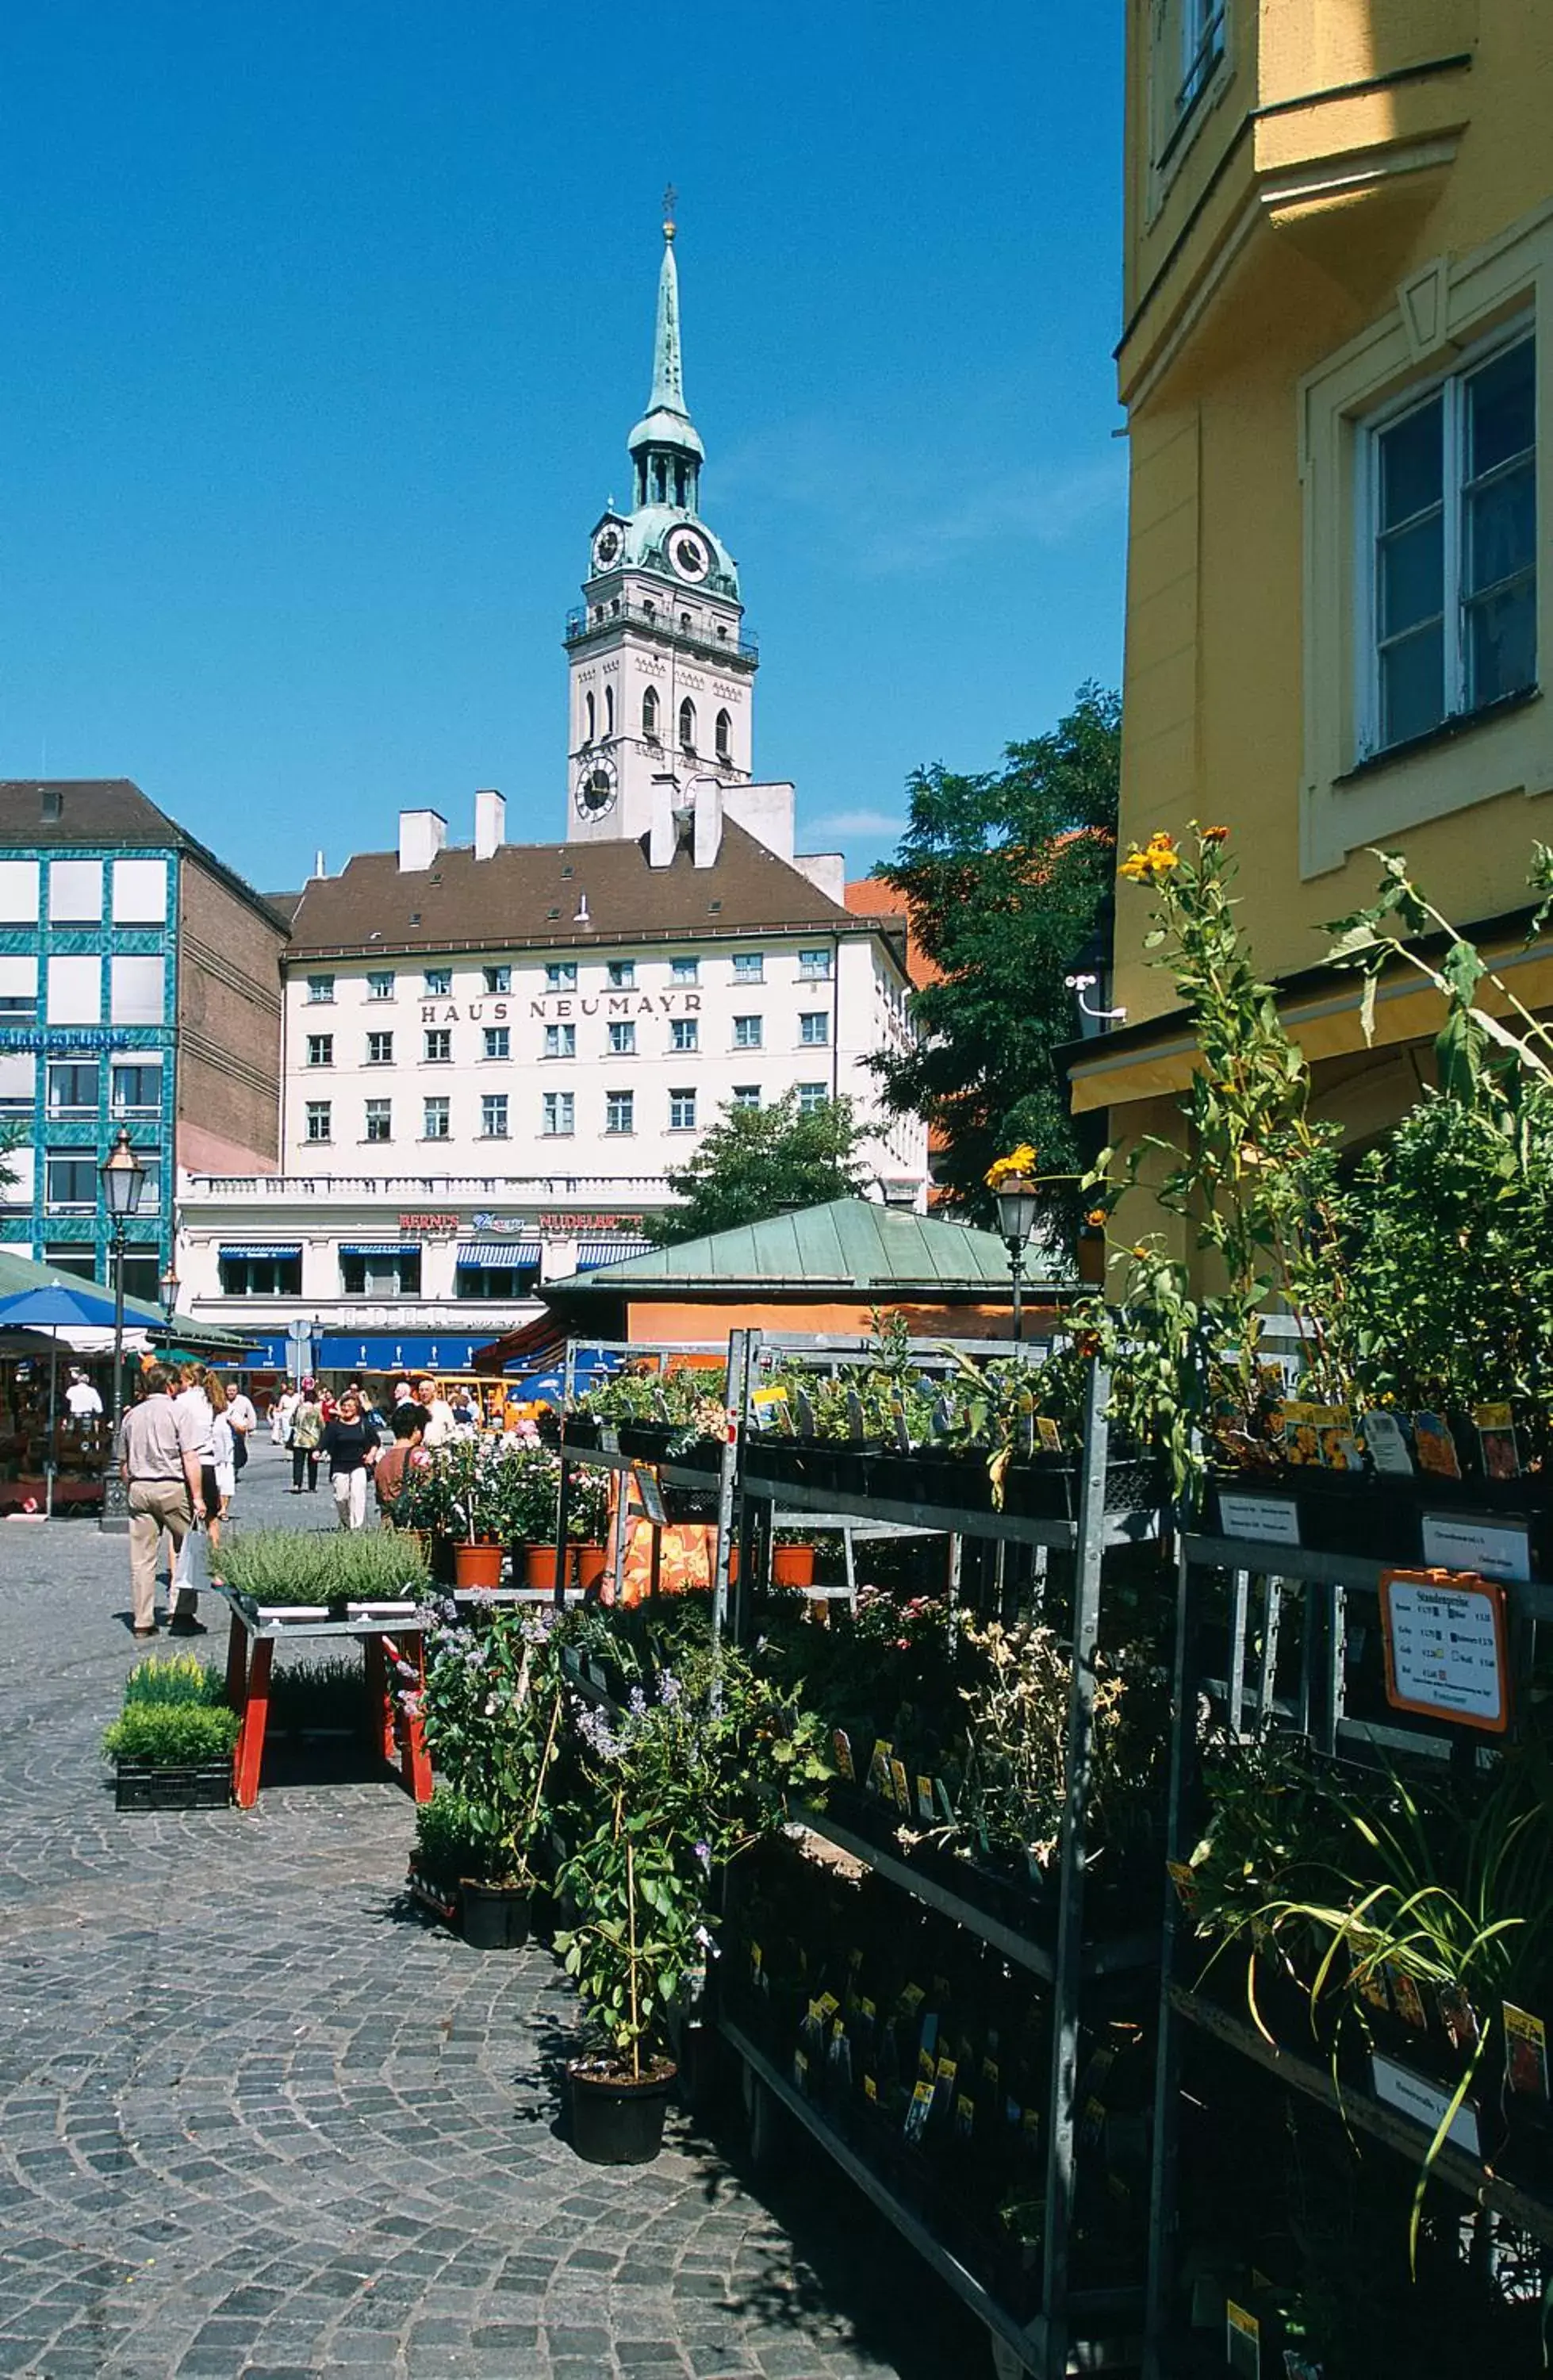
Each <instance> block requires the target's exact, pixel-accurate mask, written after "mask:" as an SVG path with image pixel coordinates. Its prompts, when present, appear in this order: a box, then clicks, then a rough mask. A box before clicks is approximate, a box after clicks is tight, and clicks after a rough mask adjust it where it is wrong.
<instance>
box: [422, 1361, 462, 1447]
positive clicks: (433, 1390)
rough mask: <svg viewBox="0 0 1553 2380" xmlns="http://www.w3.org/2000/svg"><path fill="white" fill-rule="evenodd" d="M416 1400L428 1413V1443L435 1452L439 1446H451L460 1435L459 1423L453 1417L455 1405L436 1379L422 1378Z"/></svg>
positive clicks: (424, 1411)
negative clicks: (438, 1385)
mask: <svg viewBox="0 0 1553 2380" xmlns="http://www.w3.org/2000/svg"><path fill="white" fill-rule="evenodd" d="M416 1401H417V1403H419V1406H420V1408H421V1410H422V1412H423V1413H424V1414H425V1415H426V1444H427V1447H428V1448H429V1449H430V1450H431V1451H432V1452H433V1453H434V1452H435V1451H436V1450H437V1448H438V1447H439V1446H451V1445H452V1444H453V1441H454V1439H455V1438H456V1437H457V1435H458V1425H457V1423H456V1422H455V1420H454V1418H453V1407H452V1406H451V1405H450V1404H449V1403H448V1401H447V1399H446V1398H445V1397H444V1396H443V1395H441V1394H440V1393H439V1391H438V1389H437V1383H436V1381H435V1380H431V1379H427V1380H421V1381H420V1382H419V1384H418V1386H417V1389H416Z"/></svg>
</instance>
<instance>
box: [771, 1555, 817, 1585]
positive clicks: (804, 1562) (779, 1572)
mask: <svg viewBox="0 0 1553 2380" xmlns="http://www.w3.org/2000/svg"><path fill="white" fill-rule="evenodd" d="M771 1585H773V1586H812V1585H814V1548H813V1547H812V1546H773V1547H772V1548H771Z"/></svg>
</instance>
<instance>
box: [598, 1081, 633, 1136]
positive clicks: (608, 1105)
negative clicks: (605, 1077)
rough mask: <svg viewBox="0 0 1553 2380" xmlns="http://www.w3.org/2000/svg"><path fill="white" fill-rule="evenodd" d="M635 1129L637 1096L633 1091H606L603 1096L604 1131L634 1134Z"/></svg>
mask: <svg viewBox="0 0 1553 2380" xmlns="http://www.w3.org/2000/svg"><path fill="white" fill-rule="evenodd" d="M636 1129H637V1095H636V1093H635V1091H606V1093H605V1094H604V1130H605V1131H606V1132H635V1131H636Z"/></svg>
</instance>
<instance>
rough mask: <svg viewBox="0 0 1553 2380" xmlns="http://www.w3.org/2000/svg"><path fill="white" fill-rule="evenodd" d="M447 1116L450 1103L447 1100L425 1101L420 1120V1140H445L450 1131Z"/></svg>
mask: <svg viewBox="0 0 1553 2380" xmlns="http://www.w3.org/2000/svg"><path fill="white" fill-rule="evenodd" d="M449 1115H450V1102H449V1101H448V1100H446V1099H427V1100H426V1101H425V1102H424V1112H423V1115H422V1118H421V1127H420V1136H421V1138H422V1140H445V1139H446V1138H447V1136H448V1133H449V1130H450V1129H451V1126H450V1123H449Z"/></svg>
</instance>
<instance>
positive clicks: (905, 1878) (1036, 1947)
mask: <svg viewBox="0 0 1553 2380" xmlns="http://www.w3.org/2000/svg"><path fill="white" fill-rule="evenodd" d="M794 1822H795V1825H797V1826H799V1827H802V1828H804V1829H805V1830H806V1831H807V1833H809V1834H811V1835H817V1836H819V1839H820V1840H821V1841H822V1842H827V1843H831V1844H833V1845H834V1847H835V1848H836V1850H837V1851H842V1852H846V1854H847V1856H848V1858H849V1859H855V1860H856V1861H857V1862H858V1864H860V1865H861V1866H864V1867H867V1868H871V1869H872V1870H873V1872H874V1874H875V1875H876V1876H882V1877H883V1878H884V1879H885V1881H886V1882H887V1883H890V1884H893V1885H895V1886H897V1887H898V1888H900V1890H901V1891H902V1892H908V1893H910V1894H911V1896H912V1898H913V1899H914V1900H920V1901H921V1902H922V1903H923V1905H924V1907H925V1908H928V1909H932V1910H936V1911H937V1912H938V1913H939V1915H940V1917H947V1918H949V1919H950V1920H951V1921H952V1924H954V1925H961V1926H964V1928H965V1932H966V1933H967V1934H974V1935H976V1936H977V1937H978V1939H979V1940H981V1941H983V1942H986V1943H988V1944H989V1946H990V1947H991V1948H992V1949H994V1950H997V1951H999V1952H1001V1955H1002V1956H1003V1957H1004V1958H1005V1959H1007V1960H1008V1961H1009V1963H1010V1965H1011V1966H1015V1967H1023V1968H1025V1970H1026V1971H1027V1972H1028V1973H1030V1974H1033V1975H1037V1976H1039V1978H1040V1979H1041V1981H1042V1982H1043V1983H1047V1984H1049V1983H1050V1982H1051V1981H1052V1980H1053V1978H1054V1976H1055V1974H1056V1971H1057V1961H1056V1957H1055V1954H1054V1953H1053V1952H1052V1951H1051V1950H1050V1949H1049V1948H1048V1947H1047V1945H1046V1944H1045V1943H1043V1942H1040V1941H1037V1939H1036V1937H1034V1935H1031V1934H1026V1933H1024V1932H1022V1931H1021V1930H1020V1929H1019V1927H1017V1926H1015V1925H1005V1924H1004V1923H1003V1921H1002V1920H1001V1918H998V1917H995V1916H993V1915H992V1914H991V1913H989V1911H987V1910H985V1909H980V1908H978V1907H977V1904H976V1902H975V1901H974V1900H966V1899H965V1897H964V1896H963V1895H962V1894H960V1893H957V1892H955V1891H953V1890H952V1888H950V1887H949V1886H948V1885H946V1884H943V1883H940V1880H939V1878H938V1877H937V1876H928V1875H925V1874H924V1873H923V1872H922V1871H921V1870H920V1869H918V1868H916V1867H914V1866H913V1865H912V1864H911V1862H910V1861H909V1860H906V1859H903V1858H902V1857H901V1856H900V1854H899V1853H898V1852H890V1851H886V1850H884V1849H883V1848H882V1847H881V1846H880V1844H878V1843H871V1842H869V1841H868V1840H867V1837H866V1836H864V1835H859V1834H856V1833H855V1832H854V1830H853V1829H852V1828H850V1827H848V1826H847V1825H845V1823H844V1822H843V1820H841V1819H838V1818H835V1817H832V1816H831V1813H830V1812H829V1811H828V1810H815V1809H811V1808H809V1807H808V1805H807V1803H800V1804H799V1805H798V1806H797V1807H796V1808H795V1811H794ZM1158 1958H1159V1936H1158V1935H1157V1934H1154V1933H1132V1934H1124V1935H1118V1936H1117V1937H1116V1938H1115V1939H1114V1940H1110V1941H1086V1943H1085V1944H1084V1946H1083V1952H1082V1960H1081V1968H1082V1973H1084V1975H1085V1976H1086V1977H1088V1976H1091V1975H1116V1974H1124V1973H1133V1972H1134V1971H1135V1970H1136V1969H1138V1968H1140V1967H1149V1966H1152V1965H1153V1964H1154V1963H1155V1962H1156V1961H1157V1960H1158Z"/></svg>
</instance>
